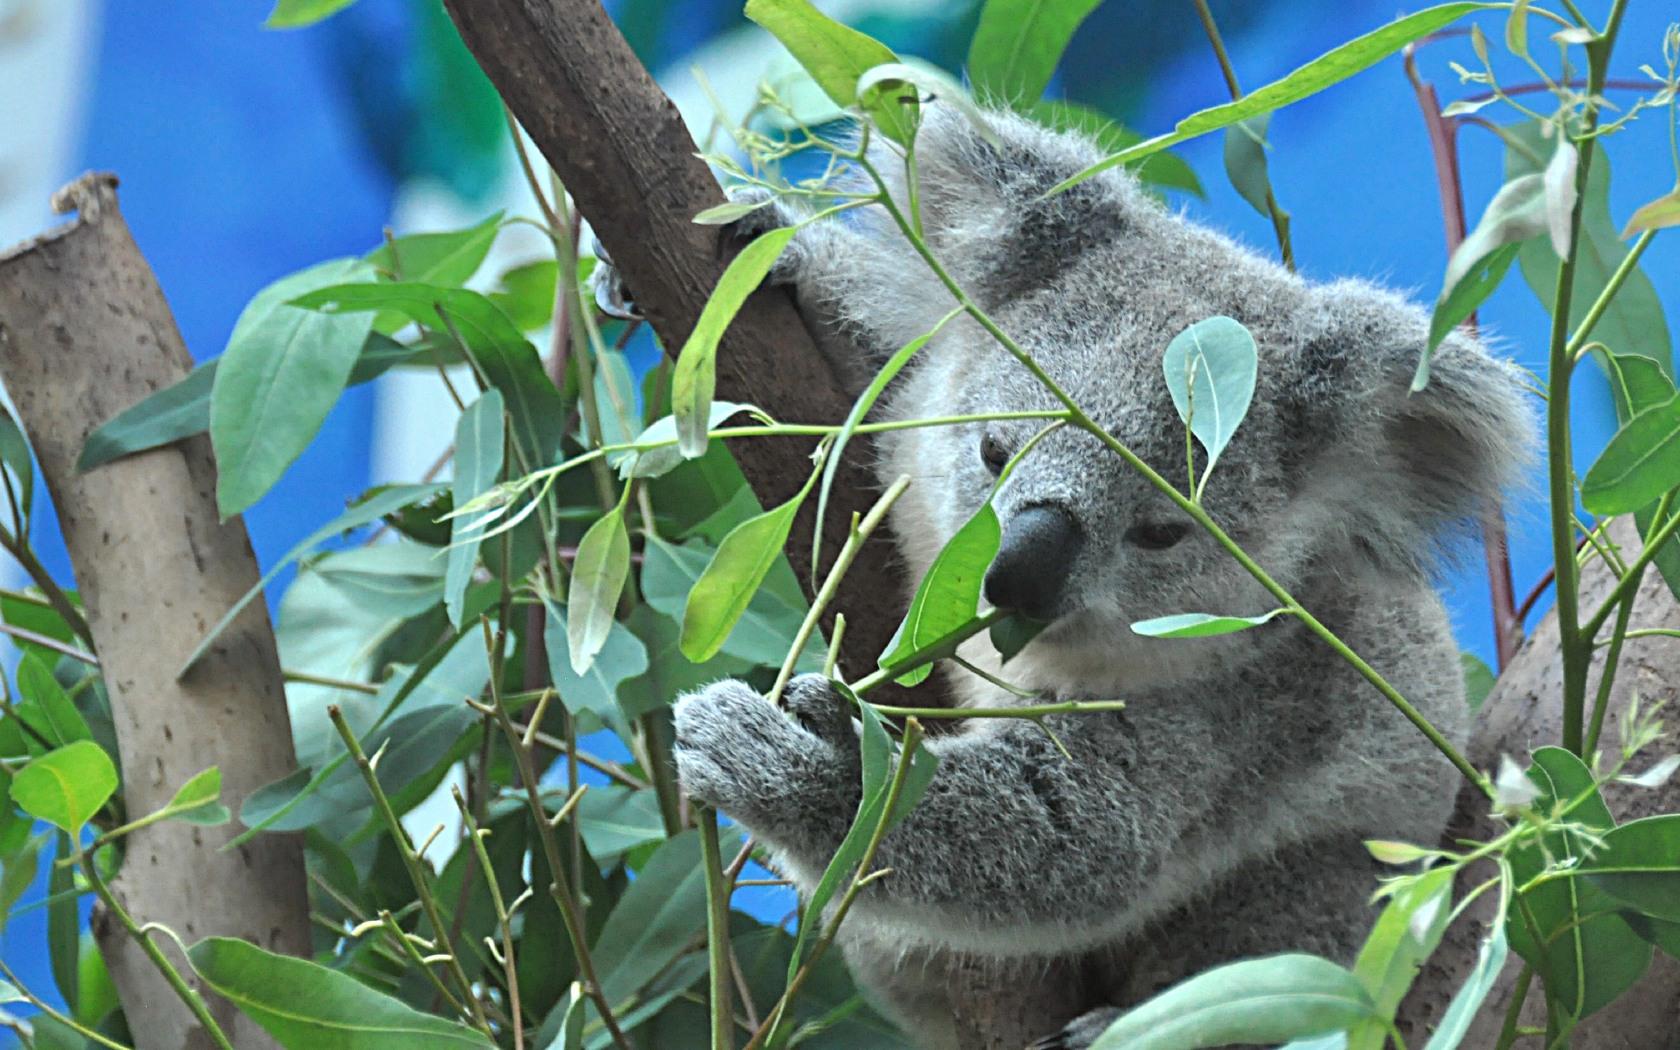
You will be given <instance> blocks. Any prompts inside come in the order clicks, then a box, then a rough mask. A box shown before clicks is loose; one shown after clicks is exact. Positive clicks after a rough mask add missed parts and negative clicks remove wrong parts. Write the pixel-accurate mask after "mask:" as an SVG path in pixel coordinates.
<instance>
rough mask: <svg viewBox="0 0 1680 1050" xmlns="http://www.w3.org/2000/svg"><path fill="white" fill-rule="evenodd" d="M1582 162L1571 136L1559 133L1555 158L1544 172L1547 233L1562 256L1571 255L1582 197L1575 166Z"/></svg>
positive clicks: (1561, 257)
mask: <svg viewBox="0 0 1680 1050" xmlns="http://www.w3.org/2000/svg"><path fill="white" fill-rule="evenodd" d="M1579 164H1580V151H1579V150H1577V149H1576V148H1575V144H1574V143H1573V142H1570V141H1569V139H1568V137H1567V136H1564V135H1559V136H1558V142H1557V148H1555V149H1553V150H1552V159H1551V160H1550V161H1548V162H1547V163H1546V171H1545V173H1544V175H1542V176H1541V178H1542V179H1543V181H1544V182H1545V186H1546V233H1547V236H1549V237H1550V238H1551V241H1552V251H1554V252H1556V253H1557V257H1558V258H1559V259H1565V258H1568V257H1569V246H1570V221H1571V220H1572V219H1573V218H1574V215H1575V202H1576V200H1577V198H1578V194H1577V192H1576V189H1575V169H1576V168H1577V167H1578V166H1579Z"/></svg>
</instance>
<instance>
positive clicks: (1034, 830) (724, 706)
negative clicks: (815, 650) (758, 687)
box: [676, 677, 1212, 950]
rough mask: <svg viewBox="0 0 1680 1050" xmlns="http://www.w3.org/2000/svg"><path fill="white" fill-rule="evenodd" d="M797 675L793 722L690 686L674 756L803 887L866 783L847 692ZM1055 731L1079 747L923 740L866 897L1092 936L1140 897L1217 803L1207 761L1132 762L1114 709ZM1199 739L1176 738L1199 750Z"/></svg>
mask: <svg viewBox="0 0 1680 1050" xmlns="http://www.w3.org/2000/svg"><path fill="white" fill-rule="evenodd" d="M798 685H799V688H798V689H795V690H792V691H790V694H789V706H790V708H791V709H792V713H793V715H794V716H795V717H792V718H790V717H789V716H788V715H784V714H783V713H782V712H781V711H778V710H776V709H775V708H773V707H771V706H770V705H769V704H768V703H767V702H766V701H765V700H764V699H763V698H762V697H761V696H759V695H758V693H756V692H755V691H753V690H752V689H751V688H750V687H748V686H746V685H743V684H741V683H739V682H722V683H719V684H717V685H714V686H712V687H711V688H709V689H707V690H706V691H705V692H703V693H700V694H697V695H693V696H689V697H685V698H684V699H683V700H682V701H681V702H680V703H679V704H678V706H677V709H676V722H677V744H678V752H677V761H678V769H679V772H680V775H681V778H682V781H683V784H684V786H685V787H686V788H687V790H688V791H689V793H690V794H691V795H693V796H695V797H697V798H700V799H702V800H704V801H706V802H709V803H711V804H713V805H716V806H718V807H719V808H721V809H722V810H723V811H725V812H726V813H728V814H729V815H730V816H732V817H734V818H735V819H736V820H738V821H740V822H741V823H743V824H745V825H746V826H747V827H748V828H749V829H750V830H751V831H752V832H753V833H754V834H755V835H757V836H758V837H759V838H760V840H761V841H763V842H766V843H767V844H768V845H770V846H771V848H772V849H773V850H774V851H775V852H776V853H777V854H778V856H779V857H780V859H781V861H782V863H783V866H784V867H787V868H788V869H790V871H791V873H792V874H793V875H794V877H795V878H796V880H797V881H799V882H801V883H809V882H814V880H815V878H816V877H817V875H819V874H820V873H821V871H822V869H823V867H824V866H825V865H826V864H827V862H828V859H829V857H830V856H832V854H833V853H834V851H835V849H836V848H837V847H838V846H839V845H840V841H841V838H842V837H843V836H844V835H845V833H846V830H847V828H848V827H849V825H850V823H851V821H852V818H853V816H854V814H855V813H856V810H857V804H858V796H859V790H860V789H859V784H858V773H857V768H858V767H857V758H856V750H857V744H856V740H855V737H854V736H853V733H852V729H851V720H850V717H849V714H847V713H846V711H845V709H844V707H843V706H842V705H843V703H844V702H843V701H841V700H840V698H839V697H838V696H836V695H835V694H834V692H833V691H832V690H831V689H830V688H829V687H828V685H827V683H826V682H823V681H822V680H821V679H820V678H815V677H809V678H806V679H801V680H800V681H799V682H798ZM1046 727H1047V728H1049V729H1051V730H1052V731H1054V732H1055V733H1056V735H1057V736H1058V737H1059V738H1060V739H1061V741H1062V742H1063V744H1064V745H1065V746H1066V747H1067V750H1068V753H1069V755H1071V757H1069V756H1067V755H1063V754H1062V753H1061V751H1060V750H1058V748H1057V747H1056V745H1055V744H1054V743H1053V742H1052V741H1051V740H1050V739H1049V738H1048V737H1047V736H1046V735H1045V734H1044V733H1043V732H1041V731H1040V730H1038V729H1036V728H1034V727H1033V726H1031V725H1029V724H1026V723H1023V722H1018V721H1013V720H1000V721H998V722H995V723H993V724H992V725H990V726H988V727H987V729H986V731H984V732H978V733H973V734H962V735H958V736H954V737H945V738H936V739H933V740H930V741H928V743H927V744H926V746H927V747H928V748H929V749H930V750H931V751H933V752H934V753H935V754H937V755H938V757H939V768H938V772H937V773H936V774H935V776H934V778H933V781H932V783H931V784H930V785H929V787H928V789H927V793H926V794H925V795H924V796H923V797H922V799H921V801H920V803H919V804H918V805H917V806H916V807H915V809H913V810H912V811H911V812H910V814H909V815H908V816H907V817H906V818H905V820H904V821H903V823H901V824H900V825H898V826H897V827H896V828H894V829H893V831H891V832H890V833H889V834H888V835H887V836H886V837H885V839H884V840H883V841H882V843H881V846H880V851H879V853H878V854H877V856H876V858H875V866H876V867H878V868H881V867H884V868H891V869H892V874H891V875H890V876H888V877H887V878H884V879H882V880H880V881H879V882H877V883H876V884H874V886H872V888H871V890H870V891H869V893H867V894H865V896H864V897H863V898H861V899H860V901H859V904H858V907H859V908H860V909H862V910H863V911H864V912H866V913H867V912H874V913H876V916H877V917H879V918H881V919H885V920H889V921H890V919H891V918H892V916H893V915H894V914H896V913H898V912H899V911H900V909H902V913H903V914H904V915H905V916H910V915H919V916H921V919H920V921H919V922H918V923H917V925H918V926H920V927H922V928H924V929H926V928H929V927H932V928H938V927H939V926H940V925H941V924H940V923H937V922H935V923H928V922H927V917H928V915H929V914H930V912H931V913H936V914H943V915H945V916H948V917H949V918H950V919H951V921H952V923H953V924H960V925H961V926H963V927H964V928H965V929H967V930H970V931H975V930H979V931H1005V930H1012V929H1019V928H1020V927H1022V926H1027V925H1043V926H1044V927H1046V929H1047V930H1048V931H1054V930H1055V929H1057V928H1061V927H1064V926H1065V927H1066V928H1067V929H1068V932H1069V933H1070V934H1076V935H1078V936H1085V935H1088V934H1089V933H1090V932H1091V930H1092V927H1093V917H1098V916H1102V915H1104V914H1105V913H1111V912H1114V911H1115V910H1116V909H1117V908H1118V907H1120V906H1123V904H1124V903H1125V902H1129V901H1131V900H1133V899H1135V898H1136V897H1137V895H1139V894H1140V893H1141V892H1143V889H1144V887H1143V883H1144V880H1145V879H1146V878H1149V877H1151V875H1152V873H1157V872H1158V871H1159V869H1160V868H1161V866H1162V864H1163V863H1164V862H1165V861H1166V860H1167V858H1168V856H1169V854H1171V853H1172V851H1173V850H1174V848H1175V846H1176V845H1177V844H1178V843H1179V842H1180V840H1181V837H1182V836H1183V835H1184V834H1186V833H1187V832H1189V831H1193V829H1195V828H1197V827H1198V826H1199V825H1201V824H1202V823H1203V820H1204V818H1205V817H1206V815H1207V813H1208V812H1209V805H1210V797H1209V784H1208V776H1207V773H1206V771H1205V770H1204V771H1203V773H1202V775H1199V776H1198V775H1194V774H1191V772H1190V770H1188V769H1181V768H1177V767H1178V766H1179V763H1178V762H1177V761H1171V760H1169V761H1166V762H1163V763H1155V762H1140V761H1138V760H1137V759H1138V753H1137V752H1138V749H1137V747H1136V746H1135V744H1134V743H1133V742H1132V741H1131V740H1130V738H1129V737H1128V734H1127V733H1126V732H1125V730H1124V728H1123V724H1122V723H1121V722H1120V721H1119V716H1118V715H1115V714H1092V715H1078V716H1069V717H1061V718H1057V717H1052V718H1049V719H1046ZM1200 743H1201V742H1200V741H1196V742H1184V741H1177V742H1175V745H1174V746H1175V747H1179V746H1182V747H1183V748H1184V749H1185V750H1186V752H1187V753H1191V754H1193V753H1194V749H1195V747H1196V746H1197V745H1198V744H1200ZM1209 746H1212V743H1211V742H1209ZM1042 947H1043V945H1042V944H1038V945H1026V944H1022V945H1021V946H1020V950H1031V949H1032V948H1042Z"/></svg>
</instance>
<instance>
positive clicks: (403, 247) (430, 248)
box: [365, 212, 503, 285]
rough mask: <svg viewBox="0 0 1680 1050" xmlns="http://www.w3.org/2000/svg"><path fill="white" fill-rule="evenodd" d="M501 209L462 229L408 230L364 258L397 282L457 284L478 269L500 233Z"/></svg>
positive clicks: (462, 282)
mask: <svg viewBox="0 0 1680 1050" xmlns="http://www.w3.org/2000/svg"><path fill="white" fill-rule="evenodd" d="M502 215H503V213H502V212H496V213H495V214H494V215H491V216H490V217H489V218H487V219H485V220H484V221H483V222H480V223H477V224H476V225H473V226H468V227H467V228H466V229H463V230H448V231H444V232H437V233H411V234H408V235H406V236H403V237H397V238H395V239H393V240H391V241H387V242H386V243H384V244H382V245H380V246H379V247H377V248H375V249H374V250H373V251H371V252H369V253H368V254H367V255H366V256H365V258H366V259H367V261H368V262H369V263H370V264H372V265H373V266H376V267H378V268H379V269H380V270H381V271H382V272H384V273H387V274H390V275H391V277H392V278H393V279H395V280H399V281H425V282H427V283H430V284H442V285H459V284H465V283H466V282H467V279H468V278H470V277H472V275H473V274H475V273H477V272H478V268H479V267H480V266H481V265H483V263H484V259H485V256H487V255H489V254H490V246H491V245H493V244H495V243H496V234H497V233H499V232H501V228H502Z"/></svg>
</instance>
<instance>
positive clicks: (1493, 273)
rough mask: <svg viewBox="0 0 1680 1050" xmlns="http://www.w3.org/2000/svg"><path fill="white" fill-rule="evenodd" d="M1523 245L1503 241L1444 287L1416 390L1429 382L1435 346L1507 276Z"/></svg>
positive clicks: (1431, 323)
mask: <svg viewBox="0 0 1680 1050" xmlns="http://www.w3.org/2000/svg"><path fill="white" fill-rule="evenodd" d="M1521 248H1522V246H1521V245H1520V244H1504V245H1500V246H1499V247H1498V248H1495V249H1494V250H1493V251H1491V252H1489V253H1488V254H1486V255H1484V256H1482V257H1481V258H1480V259H1478V260H1476V262H1475V264H1474V265H1472V266H1471V267H1470V269H1469V270H1467V271H1466V272H1465V273H1464V275H1463V277H1462V279H1460V280H1459V281H1458V283H1456V284H1454V285H1452V286H1451V287H1450V288H1444V289H1442V291H1441V295H1440V297H1439V298H1438V299H1436V300H1435V310H1434V312H1433V313H1432V314H1430V317H1429V342H1428V343H1427V344H1426V345H1425V347H1424V351H1423V356H1422V357H1420V358H1418V366H1417V372H1416V373H1414V374H1413V376H1412V390H1413V392H1416V391H1419V390H1422V389H1423V388H1424V387H1426V386H1428V385H1429V360H1430V358H1432V357H1433V356H1434V355H1435V348H1436V347H1438V346H1440V345H1441V341H1442V340H1443V339H1445V338H1446V337H1447V335H1448V334H1449V333H1450V332H1452V330H1453V329H1454V328H1457V327H1458V326H1459V325H1461V324H1463V323H1464V322H1465V321H1466V320H1467V319H1469V317H1470V315H1471V314H1473V313H1475V312H1476V310H1477V309H1478V308H1479V307H1480V306H1481V305H1482V303H1484V302H1485V301H1487V297H1488V296H1490V295H1492V294H1493V293H1494V290H1495V289H1496V288H1498V287H1499V285H1500V282H1502V281H1504V280H1505V274H1506V272H1507V271H1509V270H1510V269H1511V263H1512V262H1514V261H1516V258H1517V253H1518V251H1520V250H1521Z"/></svg>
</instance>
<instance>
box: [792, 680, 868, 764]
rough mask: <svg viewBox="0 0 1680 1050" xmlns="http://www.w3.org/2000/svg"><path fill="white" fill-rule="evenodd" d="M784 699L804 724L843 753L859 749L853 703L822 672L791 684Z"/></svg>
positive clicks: (808, 729)
mask: <svg viewBox="0 0 1680 1050" xmlns="http://www.w3.org/2000/svg"><path fill="white" fill-rule="evenodd" d="M782 702H783V703H784V704H786V705H787V709H788V711H789V712H791V713H792V714H793V716H794V717H795V718H797V719H798V720H799V724H800V726H802V727H803V728H804V729H806V730H807V731H809V732H811V733H813V734H815V735H816V736H818V737H820V738H821V739H822V740H824V741H825V742H827V743H828V744H830V745H832V746H833V747H834V748H836V749H837V750H838V751H839V752H840V753H841V754H842V755H848V754H853V753H855V752H856V751H857V746H858V744H857V730H856V728H855V727H854V723H853V722H852V706H851V704H850V703H848V702H847V701H846V698H845V697H843V696H841V695H840V693H839V692H838V691H837V690H836V689H835V688H834V687H833V686H832V685H830V684H829V681H828V679H827V678H824V677H823V676H822V675H820V674H802V675H800V676H799V677H798V678H795V679H794V680H793V681H791V682H789V683H788V686H787V690H786V691H785V692H784V693H783V694H782Z"/></svg>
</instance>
